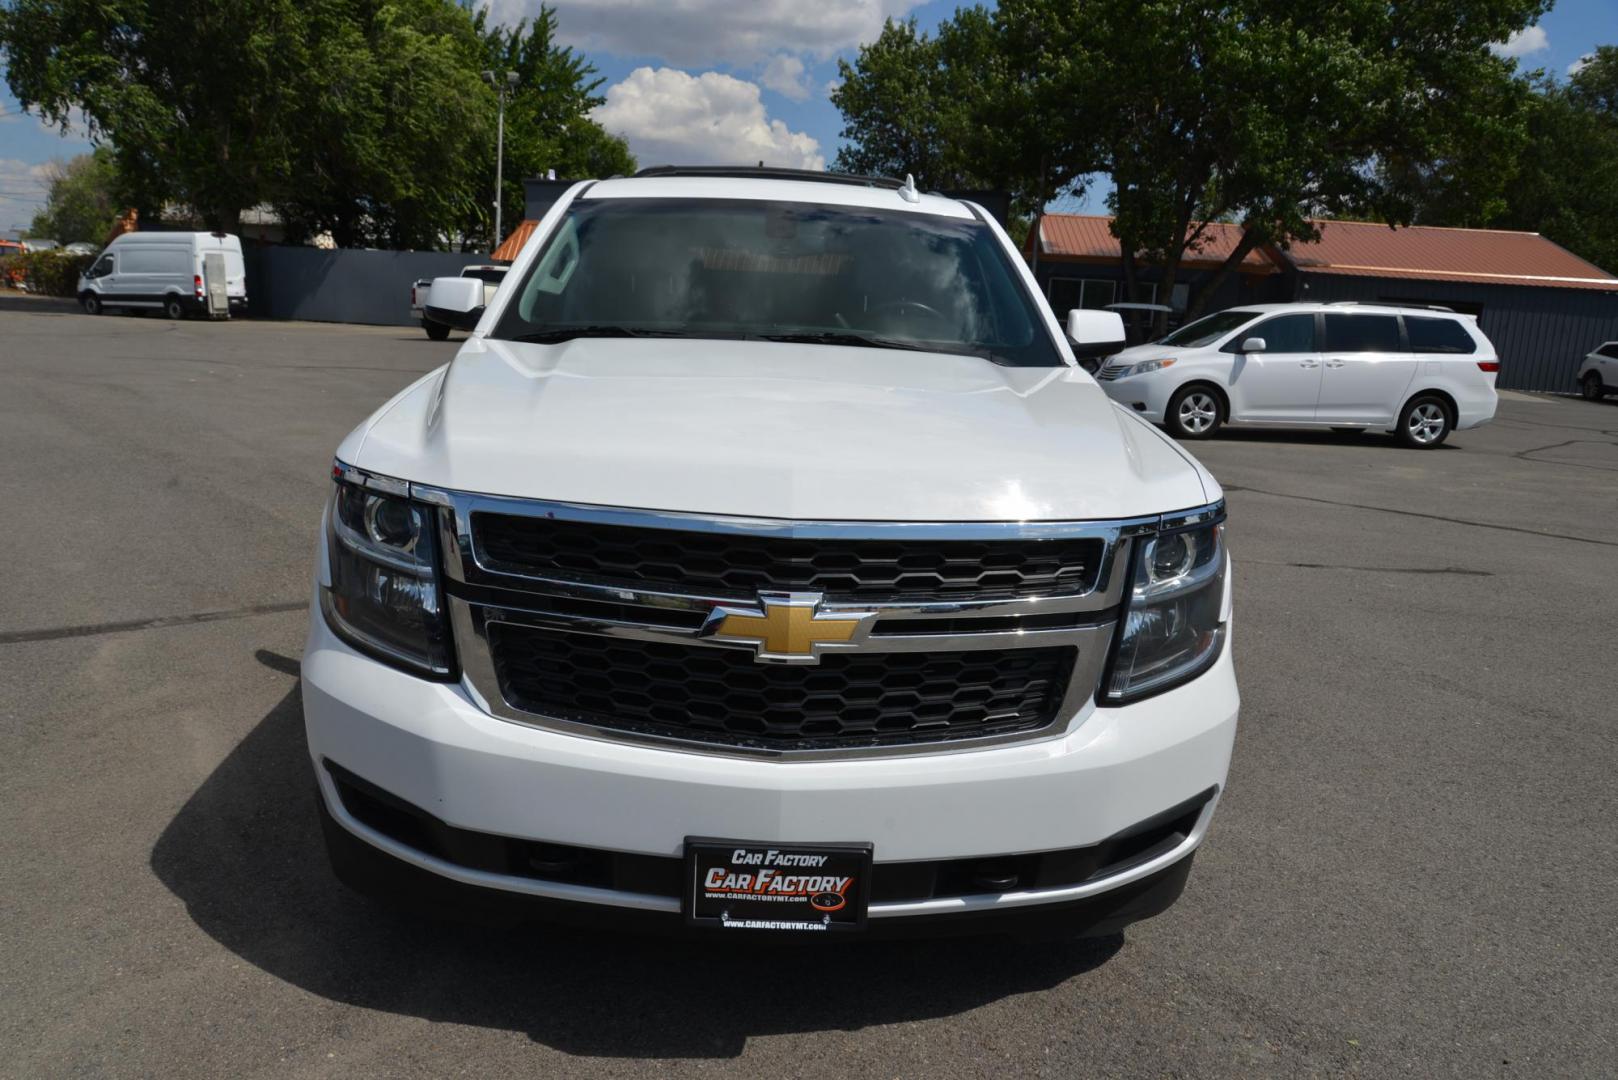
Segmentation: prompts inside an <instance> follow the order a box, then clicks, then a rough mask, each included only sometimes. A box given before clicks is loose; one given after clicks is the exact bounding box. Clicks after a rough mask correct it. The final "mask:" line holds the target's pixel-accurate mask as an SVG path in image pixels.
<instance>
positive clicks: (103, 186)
mask: <svg viewBox="0 0 1618 1080" xmlns="http://www.w3.org/2000/svg"><path fill="white" fill-rule="evenodd" d="M122 208H123V204H122V200H121V198H120V193H119V178H118V166H117V163H116V162H115V161H114V160H113V156H112V151H111V150H109V149H108V148H106V147H104V146H98V147H96V148H95V150H94V151H92V152H91V153H88V154H80V155H79V156H78V157H76V158H74V159H73V160H71V161H69V162H67V163H66V164H65V165H59V166H56V167H54V168H53V169H52V172H51V176H50V191H49V194H47V195H46V197H45V208H44V209H43V210H41V211H40V212H39V213H37V214H35V215H34V221H33V224H32V225H31V226H30V227H29V230H28V231H29V233H30V235H33V236H45V237H50V238H52V239H56V240H60V241H61V242H62V243H64V244H71V243H73V242H75V241H79V240H85V241H89V242H90V243H93V244H100V243H101V242H102V241H104V240H105V239H106V238H107V234H108V233H109V232H111V231H112V227H113V225H114V224H115V223H116V221H117V220H118V214H119V212H120V211H121V210H122Z"/></svg>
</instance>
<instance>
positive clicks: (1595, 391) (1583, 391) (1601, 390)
mask: <svg viewBox="0 0 1618 1080" xmlns="http://www.w3.org/2000/svg"><path fill="white" fill-rule="evenodd" d="M1606 392H1607V388H1606V387H1605V386H1603V385H1602V384H1601V373H1600V372H1599V371H1590V372H1586V373H1585V376H1584V378H1582V379H1580V380H1579V395H1580V396H1581V397H1583V398H1584V400H1585V401H1600V400H1601V399H1602V397H1603V396H1604V395H1605V394H1606Z"/></svg>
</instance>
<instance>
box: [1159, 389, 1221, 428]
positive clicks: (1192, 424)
mask: <svg viewBox="0 0 1618 1080" xmlns="http://www.w3.org/2000/svg"><path fill="white" fill-rule="evenodd" d="M1163 420H1164V425H1165V426H1166V427H1167V428H1168V429H1169V434H1170V435H1173V436H1174V437H1175V438H1176V439H1206V438H1208V437H1209V436H1210V435H1212V434H1213V433H1214V432H1216V431H1218V430H1219V425H1221V424H1223V423H1224V422H1225V403H1224V402H1223V401H1221V400H1219V395H1218V394H1216V393H1215V392H1214V391H1212V390H1210V389H1209V388H1208V387H1206V386H1186V387H1182V388H1181V389H1179V390H1176V391H1175V392H1174V396H1173V397H1171V398H1169V407H1168V410H1167V412H1165V413H1164V415H1163Z"/></svg>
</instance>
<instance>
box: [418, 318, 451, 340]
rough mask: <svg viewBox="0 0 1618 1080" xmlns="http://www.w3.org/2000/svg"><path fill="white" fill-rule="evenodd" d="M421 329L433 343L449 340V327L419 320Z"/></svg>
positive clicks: (427, 320)
mask: <svg viewBox="0 0 1618 1080" xmlns="http://www.w3.org/2000/svg"><path fill="white" fill-rule="evenodd" d="M421 328H422V329H423V330H425V331H427V336H428V337H430V338H432V339H433V340H434V341H447V340H449V327H448V326H445V325H444V324H443V323H441V322H433V321H432V320H431V319H425V318H424V319H422V320H421Z"/></svg>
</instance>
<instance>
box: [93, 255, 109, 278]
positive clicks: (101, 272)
mask: <svg viewBox="0 0 1618 1080" xmlns="http://www.w3.org/2000/svg"><path fill="white" fill-rule="evenodd" d="M110 273H112V256H111V255H110V254H108V255H103V256H101V258H99V259H97V260H96V268H95V269H94V270H93V271H91V273H90V276H91V277H106V276H107V275H108V274H110Z"/></svg>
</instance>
